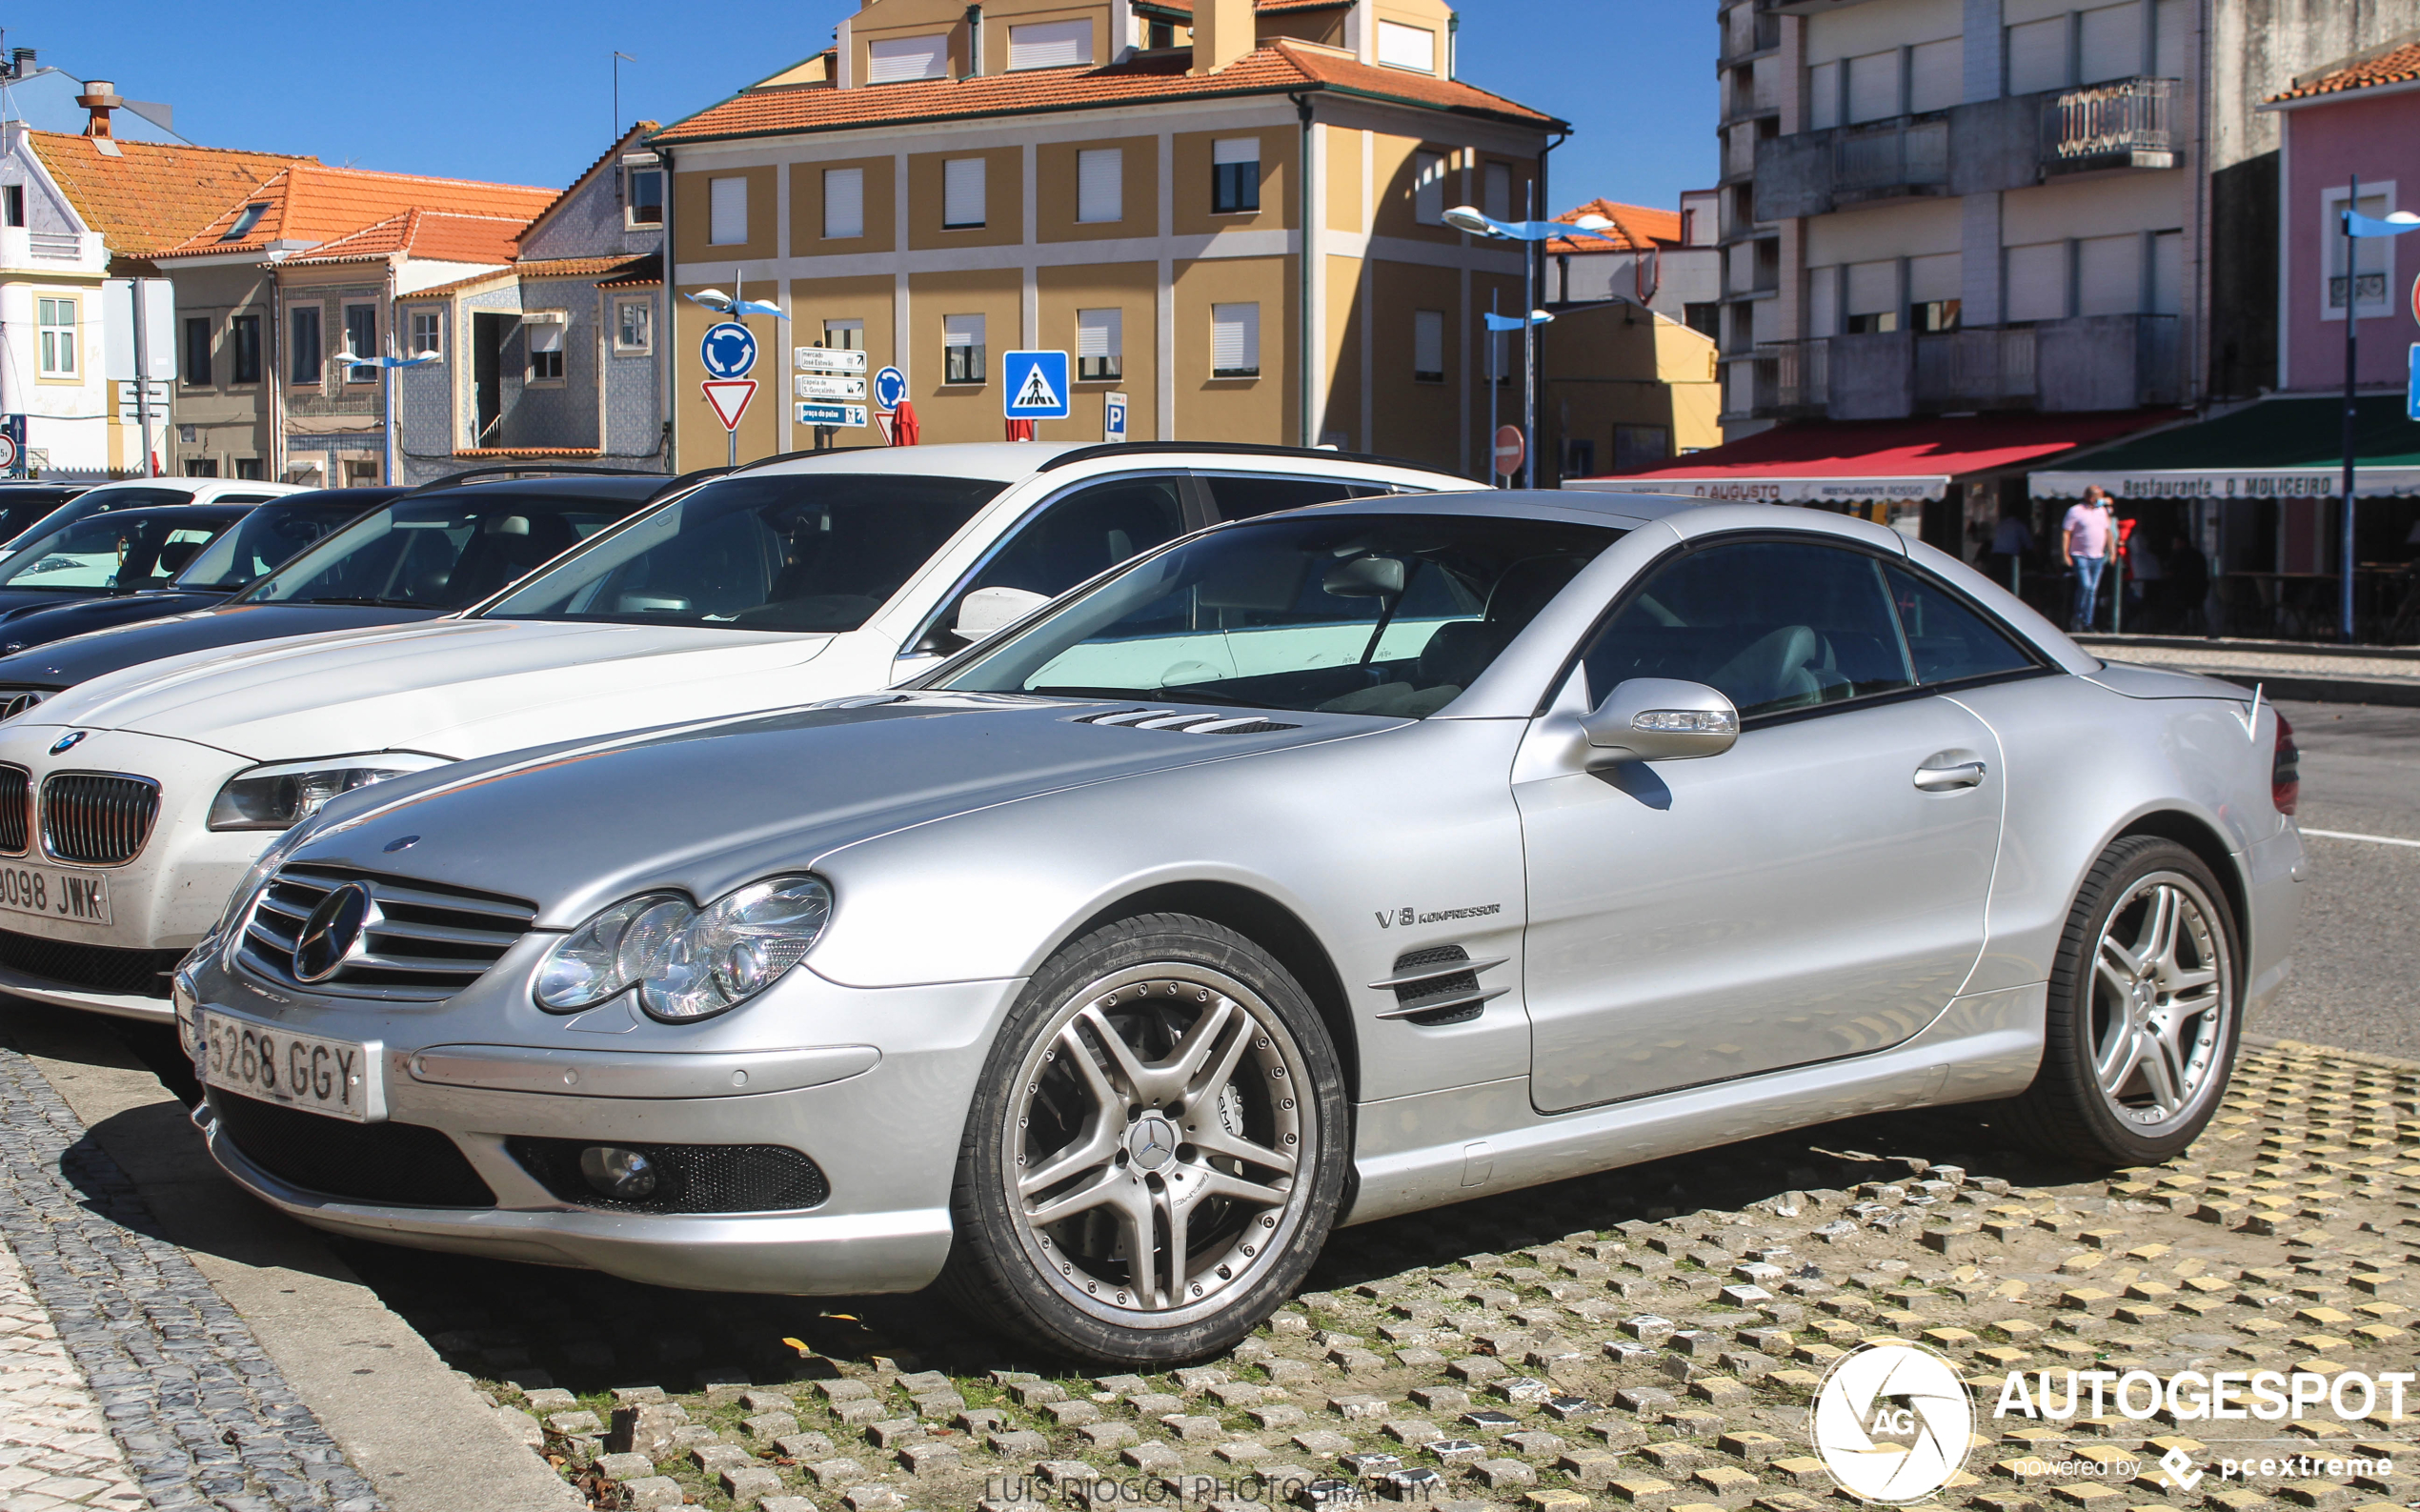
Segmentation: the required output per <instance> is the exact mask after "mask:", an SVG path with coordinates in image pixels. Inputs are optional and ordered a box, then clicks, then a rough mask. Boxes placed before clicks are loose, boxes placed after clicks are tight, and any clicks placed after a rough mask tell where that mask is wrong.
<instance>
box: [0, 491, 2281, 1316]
mask: <svg viewBox="0 0 2420 1512" xmlns="http://www.w3.org/2000/svg"><path fill="white" fill-rule="evenodd" d="M361 502H363V501H362V500H359V499H358V498H356V499H354V500H353V501H351V503H352V504H353V506H354V507H356V508H357V506H358V504H359V503H361ZM181 508H183V509H184V510H185V511H187V514H186V515H185V516H183V517H184V518H186V519H187V520H188V521H189V523H187V524H185V525H182V526H177V527H175V528H174V529H170V528H169V527H168V526H167V525H160V526H152V525H151V524H150V523H149V522H148V521H145V522H144V529H145V530H148V531H150V532H151V534H141V533H139V532H133V531H131V530H128V531H122V532H121V535H120V537H119V538H120V539H124V540H126V541H127V542H128V544H127V545H126V546H125V548H124V550H123V553H122V554H121V553H120V551H119V548H118V547H117V546H116V545H115V544H114V543H110V544H107V545H104V546H96V545H95V544H94V542H95V540H97V539H98V537H91V538H88V537H86V536H83V535H75V534H62V532H63V531H64V532H69V533H71V532H72V531H73V530H75V529H76V528H78V527H77V526H76V525H75V524H74V523H73V522H70V523H69V524H68V525H66V526H64V527H53V528H52V530H51V533H50V536H46V537H44V538H43V539H41V540H39V541H30V542H27V543H26V545H25V549H24V550H21V551H20V552H18V553H17V554H15V555H5V556H0V592H6V591H8V588H9V586H10V583H11V582H12V579H11V578H10V572H11V564H12V563H17V562H18V561H19V558H20V557H23V556H25V555H26V554H27V553H28V552H30V551H31V550H32V549H33V547H35V546H40V547H41V548H42V549H43V551H44V552H45V555H42V556H36V557H32V558H31V559H30V563H27V564H25V565H24V566H21V567H20V568H19V569H18V570H20V571H24V570H27V569H28V568H30V567H38V566H40V565H41V564H42V563H44V562H46V561H48V560H50V558H51V557H59V558H65V559H67V560H68V561H69V562H71V563H72V564H73V565H71V566H52V567H49V568H46V569H44V571H45V572H46V573H55V574H68V573H73V574H75V575H79V576H82V577H92V578H95V579H96V580H100V586H98V587H95V588H94V589H93V590H92V593H93V595H94V596H93V597H92V598H91V600H90V601H89V602H88V603H76V604H68V605H64V606H59V605H52V606H48V607H44V608H42V609H40V610H38V611H33V612H29V613H25V614H22V615H17V616H16V617H13V618H0V635H6V634H13V633H14V632H13V627H14V626H16V625H18V624H20V623H32V622H48V623H58V624H63V625H64V624H67V623H72V621H58V620H56V619H54V617H53V616H60V615H74V614H79V613H82V614H87V615H95V616H98V615H104V614H105V613H106V610H107V606H109V605H111V604H115V603H117V602H119V601H120V600H122V599H126V598H130V597H131V598H133V599H140V600H145V601H151V602H156V603H158V604H161V605H170V604H171V601H172V607H166V608H163V609H162V610H161V611H160V614H159V615H158V617H152V618H149V619H145V620H142V621H141V622H131V623H123V624H114V625H113V626H112V627H111V628H106V629H98V630H91V631H87V632H86V633H83V634H67V633H64V632H62V638H56V639H50V640H47V641H44V642H42V643H39V644H35V643H28V645H27V647H26V649H22V650H18V651H16V652H14V653H12V654H10V655H0V698H6V699H7V700H8V702H7V703H6V704H5V705H0V707H4V708H7V709H10V710H11V711H13V712H11V713H10V714H9V715H8V716H6V717H4V718H0V990H6V991H9V992H12V993H15V994H17V995H19V996H22V997H28V998H36V999H39V1000H41V1001H44V1002H48V1003H51V1004H56V1005H60V1006H62V1007H68V1008H82V1009H91V1010H96V1011H100V1012H106V1013H112V1014H119V1015H125V1016H130V1017H134V1018H160V1019H168V1018H173V1019H174V1021H175V1022H176V1023H177V1025H178V1028H179V1032H180V1034H181V1036H182V1037H183V1040H184V1043H185V1044H186V1046H187V1048H188V1050H189V1052H190V1053H191V1054H192V1056H193V1057H194V1058H195V1061H196V1064H197V1066H198V1067H199V1069H200V1075H201V1079H202V1080H203V1082H204V1083H205V1085H206V1087H207V1089H208V1097H207V1101H206V1104H205V1109H204V1111H203V1113H202V1114H201V1118H202V1119H203V1121H204V1122H205V1123H206V1125H207V1127H208V1130H209V1138H210V1142H211V1148H212V1152H213V1154H214V1156H215V1157H216V1159H218V1161H219V1162H220V1164H221V1165H222V1166H223V1167H224V1168H225V1169H226V1170H227V1171H228V1172H229V1174H230V1175H231V1176H232V1177H233V1178H234V1179H235V1180H236V1181H237V1182H238V1183H240V1184H241V1185H242V1186H244V1187H245V1188H246V1189H247V1190H249V1191H251V1192H252V1193H253V1194H254V1195H256V1196H258V1197H260V1198H261V1199H263V1200H267V1201H269V1202H272V1204H274V1205H276V1206H278V1207H280V1208H282V1209H284V1210H285V1211H287V1212H289V1213H292V1214H293V1215H294V1216H296V1217H298V1218H300V1219H302V1220H304V1221H307V1222H311V1223H313V1224H316V1225H318V1226H321V1227H324V1228H328V1229H331V1230H334V1231H337V1232H343V1233H348V1234H353V1235H358V1236H363V1237H368V1238H373V1239H381V1240H389V1241H393V1242H400V1243H406V1244H418V1245H426V1246H431V1247H436V1248H444V1249H452V1250H468V1251H474V1252H483V1253H491V1254H495V1255H500V1256H506V1257H513V1258H520V1259H540V1260H550V1261H555V1262H560V1263H568V1264H577V1265H586V1266H594V1267H597V1268H601V1269H604V1270H607V1271H611V1272H614V1273H615V1274H619V1275H623V1276H628V1277H632V1278H635V1279H639V1280H650V1281H655V1282H661V1283H666V1284H675V1285H684V1286H704V1287H719V1288H732V1289H742V1290H762V1291H780V1292H793V1293H842V1294H845V1293H857V1292H869V1291H897V1290H911V1289H917V1288H921V1287H924V1286H927V1285H931V1284H934V1283H935V1282H937V1281H938V1282H940V1283H941V1284H942V1285H943V1286H944V1287H945V1289H946V1290H947V1291H948V1292H949V1293H950V1294H951V1295H953V1296H954V1297H955V1298H957V1299H958V1300H959V1301H960V1302H961V1303H963V1304H965V1305H968V1306H970V1307H972V1308H974V1309H976V1310H978V1311H979V1312H980V1313H982V1314H983V1315H984V1316H986V1317H988V1318H990V1319H991V1320H994V1321H995V1322H997V1323H998V1325H999V1326H1001V1327H1003V1328H1005V1329H1008V1330H1009V1331H1011V1332H1014V1333H1016V1334H1018V1335H1020V1336H1021V1337H1023V1338H1025V1339H1026V1340H1028V1341H1031V1342H1033V1343H1035V1344H1037V1345H1039V1346H1040V1347H1042V1348H1045V1349H1049V1350H1052V1351H1055V1352H1059V1353H1062V1354H1068V1355H1075V1356H1080V1357H1085V1358H1090V1359H1096V1360H1107V1361H1125V1362H1130V1363H1146V1362H1148V1363H1164V1362H1167V1361H1178V1360H1182V1359H1188V1358H1196V1357H1199V1356H1201V1355H1204V1354H1207V1353H1210V1352H1213V1351H1215V1350H1217V1349H1220V1348H1222V1347H1224V1346H1225V1345H1227V1344H1229V1343H1232V1342H1233V1341H1234V1340H1236V1339H1237V1338H1239V1337H1240V1335H1241V1334H1242V1333H1243V1332H1244V1331H1246V1330H1248V1329H1249V1328H1251V1327H1252V1326H1253V1325H1254V1324H1256V1323H1257V1322H1258V1321H1260V1320H1261V1319H1262V1318H1264V1317H1265V1316H1266V1315H1267V1314H1268V1312H1269V1311H1270V1310H1271V1309H1273V1308H1274V1307H1275V1306H1276V1305H1277V1304H1278V1303H1279V1302H1280V1301H1281V1300H1283V1299H1284V1298H1285V1297H1286V1296H1288V1295H1290V1293H1291V1291H1292V1290H1293V1289H1294V1288H1295V1287H1296V1286H1298V1285H1299V1284H1300V1282H1301V1279H1302V1276H1303V1275H1304V1273H1305V1272H1306V1270H1307V1268H1308V1266H1309V1264H1310V1262H1311V1260H1312V1258H1313V1257H1314V1256H1315V1255H1316V1253H1317V1251H1318V1249H1319V1247H1320V1245H1321V1243H1322V1242H1323V1241H1324V1240H1325V1238H1326V1236H1327V1235H1328V1233H1329V1232H1330V1231H1331V1230H1332V1229H1333V1228H1334V1227H1336V1226H1338V1225H1339V1224H1341V1223H1346V1222H1353V1221H1361V1220H1370V1219H1374V1218H1379V1217H1383V1216H1386V1215H1389V1214H1394V1213H1400V1212H1405V1211H1411V1210H1415V1209H1419V1208H1423V1207H1429V1206H1434V1205H1437V1204H1440V1203H1443V1202H1449V1201H1453V1200H1459V1199H1460V1198H1461V1197H1462V1196H1466V1195H1470V1194H1472V1193H1474V1192H1489V1191H1496V1190H1502V1189H1505V1188H1510V1187H1518V1186H1522V1185H1527V1184H1532V1183H1535V1182H1539V1181H1544V1180H1550V1179H1556V1178H1558V1177H1562V1176H1565V1175H1571V1174H1577V1173H1579V1172H1582V1171H1585V1170H1589V1169H1595V1168H1600V1167H1603V1166H1606V1165H1612V1164H1620V1163H1625V1162H1628V1161H1632V1160H1637V1159H1647V1158H1651V1157H1654V1156H1658V1155H1663V1154H1668V1153H1675V1152H1678V1151H1681V1150H1684V1149H1689V1148H1696V1147H1701V1146H1704V1145H1706V1144H1710V1143H1717V1142H1721V1141H1722V1140H1724V1139H1736V1138H1740V1137H1743V1136H1744V1135H1746V1134H1752V1133H1757V1132H1763V1131H1768V1130H1774V1129H1781V1128H1786V1127H1791V1126H1795V1125H1801V1124H1806V1123H1813V1122H1818V1121H1822V1120H1825V1119H1832V1118H1837V1117H1841V1116H1844V1115H1846V1114H1851V1113H1859V1112H1865V1111H1871V1110H1876V1109H1881V1108H1888V1107H1902V1106H1912V1105H1919V1104H1925V1103H1944V1102H1969V1103H1984V1104H1986V1105H1988V1106H1989V1107H1990V1108H1991V1109H1992V1116H1993V1117H1994V1118H1995V1119H1996V1121H1998V1122H1999V1123H2000V1124H2001V1125H2002V1126H2003V1127H2004V1128H2007V1129H2011V1130H2014V1131H2016V1132H2018V1133H2020V1134H2022V1135H2024V1136H2025V1137H2027V1138H2030V1139H2034V1140H2035V1141H2037V1142H2040V1143H2044V1144H2047V1145H2051V1146H2054V1147H2056V1148H2059V1149H2061V1150H2063V1151H2065V1152H2066V1153H2067V1154H2069V1155H2071V1156H2075V1157H2079V1158H2082V1159H2094V1160H2102V1161H2109V1162H2116V1163H2136V1162H2143V1161H2150V1160H2156V1159H2165V1158H2166V1157H2167V1156H2168V1155H2169V1154H2172V1153H2173V1152H2174V1151H2176V1150H2178V1149H2181V1148H2182V1147H2183V1146H2184V1145H2185V1144H2186V1143H2187V1142H2188V1141H2189V1140H2190V1139H2192V1138H2193V1136H2194V1135H2195V1134H2197V1133H2198V1132H2199V1130H2200V1128H2201V1127H2202V1125H2203V1124H2204V1123H2205V1122H2206V1121H2207V1120H2208V1118H2209V1117H2210V1116H2211V1114H2212V1112H2213V1111H2214V1110H2215V1108H2216V1107H2217V1104H2218V1101H2219V1099H2220V1097H2221V1096H2222V1095H2223V1092H2224V1089H2225V1085H2226V1082H2227V1079H2228V1071H2229V1068H2230V1066H2231V1063H2232V1059H2233V1056H2234V1053H2235V1044H2236V1039H2237V1037H2238V1036H2239V1034H2240V1033H2241V1029H2242V1024H2243V1018H2244V1016H2245V1014H2246V1013H2247V1012H2248V1011H2249V1010H2250V1009H2252V1008H2253V1007H2254V1006H2256V1005H2257V1004H2258V1003H2259V1002H2260V1001H2261V1000H2262V999H2264V998H2266V997H2267V996H2268V995H2269V994H2270V993H2273V992H2274V991H2275V990H2276V987H2277V986H2278V984H2279V983H2280V981H2281V980H2282V979H2283V977H2284V974H2285V972H2286V970H2287V967H2288V963H2289V958H2290V955H2291V937H2292V931H2293V924H2294V917H2295V909H2296V898H2295V889H2296V883H2297V881H2298V880H2299V877H2300V875H2301V868H2302V859H2301V846H2300V840H2299V837H2298V834H2297V832H2296V831H2295V829H2294V826H2293V823H2292V820H2291V815H2292V811H2293V800H2294V792H2295V788H2294V773H2293V747H2292V744H2291V739H2290V731H2289V729H2288V727H2287V726H2286V724H2285V723H2284V721H2283V720H2281V719H2279V718H2278V717H2277V716H2276V713H2275V711H2274V710H2273V709H2269V708H2267V707H2266V706H2265V705H2263V703H2262V702H2261V701H2260V700H2259V699H2258V698H2257V697H2256V696H2249V695H2247V694H2246V693H2245V692H2244V691H2243V690H2241V689H2238V688H2234V687H2232V686H2231V685H2228V684H2226V683H2222V682H2217V681H2213V680H2210V679H2206V678H2201V677H2195V676H2191V675H2182V674H2176V673H2169V672H2156V671H2152V670H2149V669H2142V668H2128V667H2121V666H2114V665H2110V664H2106V663H2103V662H2101V661H2099V660H2097V659H2096V658H2094V657H2092V656H2091V655H2087V654H2086V653H2085V652H2083V651H2082V650H2080V649H2079V648H2077V647H2076V646H2075V645H2074V644H2073V643H2072V642H2070V641H2068V640H2067V638H2066V637H2065V636H2064V635H2060V633H2059V632H2058V631H2057V630H2056V629H2055V628H2053V627H2052V626H2050V625H2049V624H2048V623H2047V622H2046V621H2044V620H2042V619H2041V618H2040V616H2038V615H2034V614H2033V613H2032V612H2031V611H2029V610H2027V609H2026V608H2025V607H2024V606H2023V605H2021V604H2019V603H2017V602H2016V601H2015V600H2014V599H2012V598H2010V597H2009V596H2008V595H2007V594H2006V593H2005V592H2003V591H2001V590H2000V589H1998V588H1996V587H1994V586H1993V585H1992V584H1991V583H1989V582H1988V581H1986V579H1984V578H1983V577H1981V576H1979V575H1976V574H1975V573H1973V572H1971V571H1969V570H1968V569H1966V568H1965V567H1964V566H1962V565H1960V564H1959V563H1957V562H1956V561H1954V560H1953V559H1951V558H1948V557H1946V556H1945V555H1943V554H1939V553H1937V552H1933V551H1931V550H1929V549H1928V548H1926V547H1923V546H1921V545H1918V544H1915V543H1911V542H1909V541H1907V540H1906V539H1905V538H1904V537H1902V536H1900V535H1899V534H1896V533H1894V532H1891V531H1888V530H1886V529H1882V528H1880V527H1876V526H1872V525H1869V524H1866V523H1865V522H1862V521H1856V520H1851V519H1847V518H1845V517H1843V516H1837V515H1831V514H1822V513H1817V512H1812V511H1799V510H1777V509H1774V508H1771V507H1769V506H1699V505H1695V504H1692V503H1689V502H1686V501H1682V500H1678V499H1658V498H1652V497H1646V496H1633V495H1597V494H1514V493H1504V492H1492V491H1481V492H1473V491H1470V490H1469V489H1468V488H1467V485H1466V484H1463V483H1462V482H1460V481H1458V480H1456V479H1454V478H1452V477H1450V476H1447V475H1444V474H1435V473H1430V472H1427V471H1425V470H1422V469H1419V468H1416V467H1412V466H1409V465H1407V464H1395V463H1390V462H1388V461H1386V460H1384V459H1381V458H1368V457H1358V456H1347V455H1343V454H1336V453H1318V452H1292V451H1288V450H1285V449H1281V448H1273V449H1255V448H1221V447H1217V446H1210V445H1184V444H1177V443H1168V444H1157V445H1132V446H1108V447H1085V448H1059V447H1050V446H1039V445H1033V444H1016V445H997V446H963V447H928V448H914V449H905V448H902V449H896V450H874V451H864V452H852V453H836V454H817V455H812V456H800V457H792V458H784V459H776V460H775V461H773V462H771V463H768V464H756V465H753V466H748V467H743V468H739V469H736V470H733V471H731V472H729V473H728V474H722V475H716V476H708V477H703V478H692V479H683V480H678V481H676V482H674V483H671V484H667V483H666V482H665V480H663V479H661V478H647V479H635V478H628V477H610V476H603V475H579V474H562V475H555V476H547V477H535V478H533V477H495V478H484V479H482V478H468V479H464V480H459V481H454V482H449V483H447V484H443V485H434V486H431V487H429V488H424V489H419V490H415V491H413V492H411V493H406V494H395V495H393V496H390V497H385V498H381V499H378V500H375V501H374V507H373V508H371V509H369V510H368V511H367V512H363V513H358V514H355V515H354V516H353V517H351V518H350V519H349V521H347V522H345V523H341V524H337V523H335V521H334V520H333V518H331V517H330V515H331V512H333V511H335V510H336V509H338V508H339V505H337V504H334V503H330V502H328V501H327V500H326V498H325V496H324V495H301V496H296V497H291V498H280V499H277V500H274V501H272V502H271V503H268V504H263V505H261V506H260V507H259V508H257V509H255V510H253V511H252V513H250V514H235V516H234V517H232V518H229V519H226V520H217V521H216V522H215V523H214V524H213V523H208V522H205V521H204V520H203V518H202V516H203V515H205V514H212V509H213V507H212V506H210V505H206V504H205V505H186V506H182V507H181ZM313 512H318V513H313ZM151 513H155V512H153V511H143V510H137V511H131V512H129V513H128V514H127V515H126V516H125V518H126V520H127V521H129V522H133V521H135V520H136V519H137V516H140V515H148V514H151ZM220 513H226V512H225V511H221V512H220ZM103 517H104V518H106V516H103ZM212 519H213V520H215V515H214V514H212ZM85 523H87V524H89V523H91V522H90V521H87V522H85ZM332 526H333V528H331V527H332ZM202 531H206V532H207V534H204V535H203V537H202V539H200V540H198V541H192V542H191V543H190V544H192V547H193V550H192V552H191V553H188V554H187V559H185V560H184V561H182V562H181V564H178V565H179V567H180V570H179V571H178V572H177V573H176V574H174V575H167V576H164V575H162V568H161V566H160V560H159V559H160V558H161V557H163V556H165V555H166V554H168V548H169V547H171V546H183V545H186V544H189V542H188V540H187V537H188V536H189V535H190V534H192V533H194V532H202ZM163 532H165V534H162V533H163ZM179 532H182V533H183V534H179ZM314 532H317V534H315V538H306V537H309V536H313V533H314ZM52 537H55V538H52ZM71 548H72V549H71ZM290 548H291V549H292V550H291V551H290V550H289V549H290ZM38 575H40V574H37V576H38ZM120 578H124V579H126V580H127V581H128V582H130V583H133V584H136V585H137V586H135V587H133V588H132V589H131V590H129V589H124V588H121V587H120V586H119V579H120ZM239 579H241V580H242V583H241V586H237V584H238V580H239ZM28 591H29V592H32V591H36V590H28ZM212 595H223V596H222V597H216V598H214V597H213V596H212Z"/></svg>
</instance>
